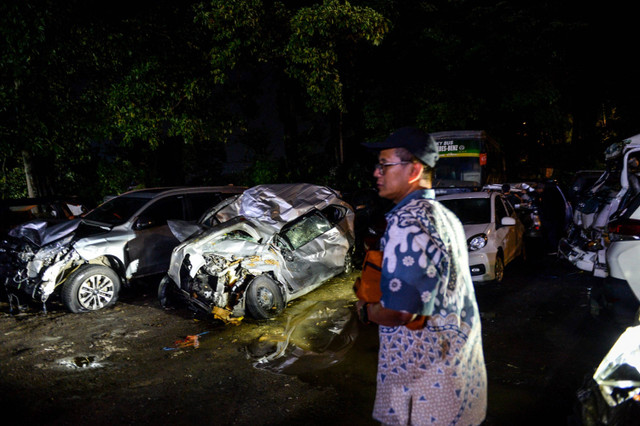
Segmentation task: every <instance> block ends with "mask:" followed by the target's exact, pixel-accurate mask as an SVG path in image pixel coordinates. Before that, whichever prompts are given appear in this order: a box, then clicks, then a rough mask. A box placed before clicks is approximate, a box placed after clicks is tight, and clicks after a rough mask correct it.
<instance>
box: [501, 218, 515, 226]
mask: <svg viewBox="0 0 640 426" xmlns="http://www.w3.org/2000/svg"><path fill="white" fill-rule="evenodd" d="M500 224H501V225H502V226H513V225H515V224H516V220H515V219H514V218H512V217H509V216H507V217H503V218H502V220H501V221H500Z"/></svg>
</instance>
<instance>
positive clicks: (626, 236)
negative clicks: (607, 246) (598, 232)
mask: <svg viewBox="0 0 640 426" xmlns="http://www.w3.org/2000/svg"><path fill="white" fill-rule="evenodd" d="M608 231H609V239H611V240H612V241H615V240H637V239H640V220H636V219H618V220H614V221H611V222H610V223H609V226H608Z"/></svg>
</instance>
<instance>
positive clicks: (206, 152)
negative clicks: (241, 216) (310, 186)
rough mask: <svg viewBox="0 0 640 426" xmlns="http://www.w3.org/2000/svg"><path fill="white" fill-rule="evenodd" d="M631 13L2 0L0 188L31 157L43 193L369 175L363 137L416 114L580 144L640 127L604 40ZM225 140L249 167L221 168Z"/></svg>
mask: <svg viewBox="0 0 640 426" xmlns="http://www.w3.org/2000/svg"><path fill="white" fill-rule="evenodd" d="M612 10H613V9H612ZM620 13H621V12H620V11H619V10H618V11H616V13H613V12H608V11H602V10H600V8H598V7H596V6H589V5H583V6H581V7H580V8H579V9H576V8H572V7H570V5H568V4H565V3H557V2H551V1H547V0H545V1H541V2H533V3H531V2H529V3H527V2H517V1H502V2H498V3H496V2H489V1H487V0H455V1H452V0H426V1H422V0H421V1H412V2H393V1H388V0H352V1H351V2H347V1H341V0H322V1H320V0H305V1H302V2H301V1H292V0H280V1H276V0H205V1H190V2H189V1H187V2H172V1H170V0H157V1H150V0H145V1H141V2H136V3H135V4H132V5H130V6H129V7H127V8H114V7H112V6H111V5H108V4H98V5H95V4H87V3H86V2H82V1H80V0H70V1H67V2H62V3H60V2H54V1H53V0H7V1H4V2H1V3H0V36H1V37H2V38H3V40H4V41H5V42H4V43H3V44H2V45H0V76H1V79H0V172H1V173H2V176H0V184H1V185H2V188H1V191H2V196H3V197H7V196H16V195H26V192H25V188H26V186H25V185H22V184H18V183H17V182H19V179H18V178H17V177H18V175H19V174H21V173H24V170H25V169H29V168H31V169H32V170H33V171H34V176H33V181H32V186H33V187H34V188H35V192H36V193H42V194H44V193H47V192H58V193H60V192H75V193H78V194H80V195H89V196H90V197H92V198H93V199H98V198H100V197H102V196H103V195H106V194H107V193H113V192H121V191H122V190H124V189H126V187H127V186H130V185H131V184H132V183H133V184H135V183H141V184H143V185H147V186H151V185H156V184H162V185H165V184H182V183H194V184H200V183H222V182H223V181H226V180H228V179H233V178H237V179H238V181H239V180H242V183H245V184H253V183H259V182H262V181H265V180H313V181H318V182H320V181H322V182H328V183H331V182H335V183H336V185H344V184H347V183H354V184H356V185H360V184H361V183H360V182H359V181H360V180H362V179H365V177H363V176H364V174H366V173H365V172H366V168H364V167H363V166H362V164H360V163H359V160H360V159H361V158H363V153H362V150H361V149H360V142H362V141H363V140H371V139H375V138H378V137H382V136H383V135H385V134H387V133H388V131H389V130H391V129H393V128H395V127H399V126H402V125H406V124H416V125H418V126H420V127H422V128H424V129H426V130H428V131H438V130H451V129H455V128H478V129H479V128H482V129H485V130H487V131H489V132H490V133H491V134H492V135H494V136H495V137H496V138H497V139H498V140H499V141H501V142H502V144H503V146H504V148H505V150H506V151H507V152H508V154H509V156H510V157H509V158H510V160H511V163H512V164H520V163H522V162H525V161H527V162H528V163H529V164H531V165H532V166H533V167H534V168H536V167H540V166H542V165H551V166H555V167H558V166H559V165H561V164H562V162H563V161H566V159H567V158H568V157H569V156H576V155H577V156H579V157H580V158H581V159H582V160H584V161H588V158H589V157H592V158H596V157H597V156H598V154H599V153H600V152H601V148H602V145H603V144H604V143H605V142H608V141H610V140H611V139H616V138H621V137H626V136H630V135H632V134H634V133H633V132H637V129H636V128H637V124H636V123H635V121H634V119H633V118H634V117H635V116H636V115H637V109H638V107H637V102H636V101H635V99H634V97H633V95H632V94H633V93H635V91H634V90H635V87H636V84H638V83H636V81H637V79H636V78H635V76H633V75H632V72H630V71H628V70H626V69H625V68H623V67H612V66H611V64H610V62H608V61H606V60H601V59H602V58H601V57H598V56H596V55H595V53H597V52H603V51H606V52H609V53H610V54H611V55H613V57H619V58H624V57H623V55H624V54H625V50H624V48H623V47H622V46H624V44H623V43H622V42H623V41H624V40H626V39H625V37H627V38H628V37H630V36H631V34H630V32H631V31H632V30H631V28H633V27H632V26H625V25H617V26H614V25H613V18H616V19H618V16H620ZM622 15H625V14H624V13H622ZM629 16H631V14H630V15H629ZM594 58H595V59H594ZM620 62H622V60H621V61H620ZM228 141H236V142H237V141H240V142H243V144H244V146H245V147H246V154H245V157H244V158H243V159H242V162H243V164H249V165H253V168H252V169H251V168H250V169H248V170H245V171H243V172H242V173H236V175H235V177H234V176H233V175H228V174H226V175H224V176H223V175H222V171H223V164H224V163H225V145H224V144H225V143H227V142H228ZM273 141H277V142H281V143H282V144H283V146H284V149H283V150H282V155H281V154H280V151H281V150H279V149H278V148H277V147H275V145H274V144H273V143H272V142H273ZM343 148H344V150H345V155H344V164H341V162H342V160H341V161H336V158H338V157H340V158H342V150H343ZM338 150H339V151H340V154H339V155H338ZM594 151H595V152H594ZM276 152H278V153H279V154H278V155H276V154H275V153H276ZM585 165H587V164H585ZM228 171H229V170H226V172H228ZM232 171H233V170H232ZM238 172H240V170H238ZM355 181H358V182H355ZM224 183H226V182H224Z"/></svg>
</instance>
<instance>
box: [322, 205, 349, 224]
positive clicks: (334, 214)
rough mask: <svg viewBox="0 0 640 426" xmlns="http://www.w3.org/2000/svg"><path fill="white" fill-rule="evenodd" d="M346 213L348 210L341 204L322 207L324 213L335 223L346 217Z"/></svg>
mask: <svg viewBox="0 0 640 426" xmlns="http://www.w3.org/2000/svg"><path fill="white" fill-rule="evenodd" d="M346 213H347V210H346V209H345V208H344V207H339V206H329V207H326V208H324V209H322V214H323V215H324V216H325V217H326V218H327V219H328V220H329V222H331V223H332V224H333V225H335V224H337V223H338V222H340V221H341V220H342V219H343V218H344V216H345V214H346Z"/></svg>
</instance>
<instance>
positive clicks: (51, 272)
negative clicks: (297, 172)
mask: <svg viewBox="0 0 640 426" xmlns="http://www.w3.org/2000/svg"><path fill="white" fill-rule="evenodd" d="M242 190H244V188H239V187H233V186H220V187H193V188H155V189H143V190H137V191H130V192H127V193H125V194H122V195H119V196H117V197H114V198H112V199H110V200H109V201H107V202H105V203H103V204H101V205H100V206H98V207H96V208H95V209H93V210H92V211H90V212H89V213H87V214H86V215H84V216H83V217H82V218H80V219H73V220H70V221H66V222H63V223H59V224H56V225H53V226H49V225H48V224H47V222H45V221H33V222H27V223H25V224H22V225H19V226H17V227H15V228H13V229H12V230H11V231H9V235H8V236H7V237H6V239H4V240H3V241H2V243H1V244H0V278H1V279H2V281H3V282H4V286H5V289H6V292H7V294H8V296H9V301H10V302H11V309H12V310H13V304H14V303H16V302H17V305H18V306H19V307H20V306H21V305H22V304H23V303H22V302H21V300H20V299H21V298H23V297H24V296H28V297H29V298H31V299H33V300H35V301H39V302H42V304H43V309H44V310H46V304H45V302H46V301H47V300H48V299H49V297H50V296H51V295H52V294H54V293H55V294H59V295H60V298H61V300H62V302H63V303H64V305H65V306H66V307H67V308H68V309H69V310H70V311H71V312H86V311H95V310H99V309H102V308H105V307H108V306H111V305H113V304H114V303H115V302H116V301H117V299H118V294H119V292H120V287H121V284H127V283H128V282H129V280H131V279H133V278H138V277H143V276H146V275H152V274H159V273H164V272H166V271H167V269H168V266H169V259H170V256H171V250H172V249H173V248H174V247H175V246H176V245H177V244H178V243H179V240H178V239H177V238H176V237H175V236H174V235H173V234H172V233H171V231H170V230H169V228H168V226H167V220H168V219H176V220H192V221H194V222H195V221H197V220H198V219H199V218H200V217H201V215H202V214H203V213H204V212H205V211H206V210H207V209H209V208H210V207H211V206H213V205H216V204H217V203H219V202H220V201H221V200H223V199H224V198H226V197H229V196H231V195H234V194H238V193H240V192H242Z"/></svg>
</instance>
